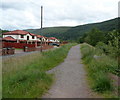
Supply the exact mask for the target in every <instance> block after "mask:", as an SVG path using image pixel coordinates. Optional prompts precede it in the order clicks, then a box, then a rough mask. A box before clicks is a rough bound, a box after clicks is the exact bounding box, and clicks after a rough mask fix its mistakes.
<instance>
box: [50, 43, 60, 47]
mask: <svg viewBox="0 0 120 100" xmlns="http://www.w3.org/2000/svg"><path fill="white" fill-rule="evenodd" d="M49 45H52V46H57V47H59V46H60V44H57V43H50V44H49Z"/></svg>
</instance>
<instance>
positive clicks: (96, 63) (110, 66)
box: [81, 43, 118, 93]
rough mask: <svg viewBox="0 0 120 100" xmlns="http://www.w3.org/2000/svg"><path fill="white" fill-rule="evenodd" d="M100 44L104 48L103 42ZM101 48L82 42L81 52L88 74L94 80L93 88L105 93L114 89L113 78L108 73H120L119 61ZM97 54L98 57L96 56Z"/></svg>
mask: <svg viewBox="0 0 120 100" xmlns="http://www.w3.org/2000/svg"><path fill="white" fill-rule="evenodd" d="M99 45H101V47H100V46H99V48H102V43H101V44H99ZM99 48H98V47H97V48H94V47H92V46H90V45H88V44H82V45H81V52H82V59H83V61H84V63H85V64H86V67H87V70H88V76H89V77H90V78H91V80H92V81H93V82H92V83H93V84H92V85H91V87H92V89H93V90H95V91H97V92H100V93H103V92H105V91H112V90H113V85H112V80H110V79H109V77H108V73H113V74H116V75H118V73H116V69H118V62H117V60H116V59H114V58H111V57H109V56H106V55H105V54H104V52H103V51H102V50H101V49H99ZM95 55H96V56H97V58H95V57H94V56H95Z"/></svg>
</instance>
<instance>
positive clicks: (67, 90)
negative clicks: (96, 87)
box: [42, 45, 96, 98]
mask: <svg viewBox="0 0 120 100" xmlns="http://www.w3.org/2000/svg"><path fill="white" fill-rule="evenodd" d="M47 73H54V74H55V79H56V80H55V82H54V84H53V86H52V87H51V89H50V90H49V91H48V93H46V94H45V95H44V96H43V97H42V98H95V97H96V95H95V94H94V93H93V92H92V91H91V90H90V88H89V87H88V84H87V81H86V79H87V78H86V72H85V70H84V67H83V64H82V61H81V53H80V45H77V46H74V47H72V48H71V49H70V51H69V53H68V56H67V58H66V59H65V61H64V62H63V63H62V64H60V65H59V66H57V67H55V68H54V69H52V70H50V71H48V72H47Z"/></svg>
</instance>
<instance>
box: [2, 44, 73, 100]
mask: <svg viewBox="0 0 120 100" xmlns="http://www.w3.org/2000/svg"><path fill="white" fill-rule="evenodd" d="M73 45H75V44H67V45H64V46H62V47H60V48H58V49H55V50H51V51H46V52H43V53H42V54H41V53H34V54H30V55H25V56H20V57H17V58H16V57H15V58H14V57H13V58H7V59H3V98H37V97H41V96H42V95H43V94H44V93H45V92H46V91H47V90H48V89H49V88H50V86H51V84H52V82H53V75H52V74H47V73H46V71H48V70H50V69H52V68H54V67H55V66H57V65H58V64H59V63H61V62H63V61H64V58H65V57H66V56H67V53H68V51H69V49H70V48H71V47H72V46H73ZM23 62H24V63H23Z"/></svg>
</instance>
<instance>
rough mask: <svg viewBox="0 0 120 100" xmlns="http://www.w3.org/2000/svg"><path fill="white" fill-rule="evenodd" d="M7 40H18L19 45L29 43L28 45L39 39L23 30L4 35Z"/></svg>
mask: <svg viewBox="0 0 120 100" xmlns="http://www.w3.org/2000/svg"><path fill="white" fill-rule="evenodd" d="M6 38H8V39H9V38H11V39H15V40H17V43H19V42H27V43H29V42H31V43H32V42H34V41H35V40H37V37H36V35H35V34H33V33H29V32H26V31H22V30H15V31H11V32H6V33H3V39H5V40H6ZM8 39H7V40H8Z"/></svg>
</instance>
